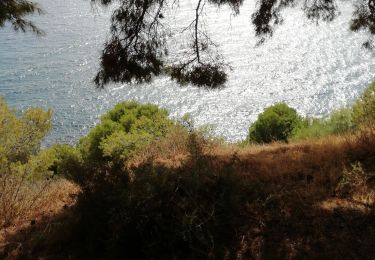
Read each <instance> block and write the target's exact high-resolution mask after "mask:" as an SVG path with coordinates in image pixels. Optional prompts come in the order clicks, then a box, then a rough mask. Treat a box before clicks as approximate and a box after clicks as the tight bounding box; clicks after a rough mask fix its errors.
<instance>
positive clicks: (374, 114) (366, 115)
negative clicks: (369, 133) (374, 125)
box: [353, 81, 375, 126]
mask: <svg viewBox="0 0 375 260" xmlns="http://www.w3.org/2000/svg"><path fill="white" fill-rule="evenodd" d="M353 122H354V124H356V125H357V126H359V125H363V124H368V123H370V122H375V81H374V82H373V83H372V84H370V86H368V87H367V89H366V90H365V92H364V93H363V94H362V96H361V97H360V98H359V99H358V100H357V101H356V102H355V103H354V105H353Z"/></svg>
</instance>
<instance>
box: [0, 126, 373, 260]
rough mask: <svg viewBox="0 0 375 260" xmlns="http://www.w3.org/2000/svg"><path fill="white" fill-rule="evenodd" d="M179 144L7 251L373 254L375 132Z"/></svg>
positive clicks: (140, 161) (181, 255) (182, 138)
mask: <svg viewBox="0 0 375 260" xmlns="http://www.w3.org/2000/svg"><path fill="white" fill-rule="evenodd" d="M177 133H178V131H177ZM170 135H172V136H173V135H175V138H170ZM170 135H169V138H167V139H160V140H155V141H154V142H153V143H152V144H150V146H149V147H144V148H143V150H142V151H139V156H138V157H134V158H137V159H134V160H133V161H132V162H131V163H130V164H129V165H127V166H126V167H124V168H122V169H121V170H119V171H116V172H115V173H116V177H114V178H110V179H106V180H105V181H104V182H103V183H102V184H101V185H95V184H94V183H91V185H90V186H87V187H85V189H86V193H85V192H84V193H82V194H81V195H80V196H82V197H81V198H80V199H79V200H78V204H77V205H76V206H75V208H74V209H73V210H72V213H71V215H69V217H66V219H65V220H61V218H57V220H53V218H52V220H50V223H56V222H57V223H60V224H59V225H56V226H53V227H50V230H49V231H48V232H47V233H43V232H44V231H43V230H44V229H45V228H46V226H45V225H41V226H40V227H38V228H39V230H38V228H36V227H34V231H33V232H31V234H30V230H27V231H24V232H26V233H27V232H29V233H27V234H29V235H31V237H34V236H41V239H40V240H38V241H35V239H34V240H30V241H33V242H32V243H31V242H30V241H29V240H28V239H25V238H24V240H22V239H21V240H20V236H19V235H18V236H17V235H12V236H8V237H7V238H6V240H7V241H12V242H13V241H14V240H15V241H18V242H20V243H22V250H19V251H17V254H18V256H19V257H20V258H22V257H24V256H33V257H37V256H38V257H39V256H50V257H51V255H52V258H55V257H57V256H58V257H62V258H66V257H71V258H77V259H78V258H82V257H91V258H119V257H126V258H128V259H150V258H153V259H170V258H177V259H186V258H188V259H191V258H194V259H196V258H204V259H206V258H219V259H221V258H231V259H249V258H259V259H268V258H272V259H275V258H277V259H279V258H281V259H290V258H297V259H298V258H301V257H303V258H334V259H346V258H351V257H354V258H367V257H368V256H370V255H373V254H374V253H375V252H374V247H373V241H375V226H374V223H375V222H374V221H375V211H374V210H375V206H374V200H375V189H374V176H375V165H374V161H375V128H373V127H368V128H366V129H364V130H362V131H360V132H357V133H356V134H352V135H350V136H347V137H331V138H327V139H320V140H314V141H302V142H298V143H291V144H276V143H275V144H272V145H269V146H253V147H244V148H238V147H235V146H227V145H222V144H220V143H217V142H212V141H210V140H207V139H204V138H202V137H201V136H199V135H197V136H195V137H194V136H193V137H192V135H189V134H185V135H177V134H173V133H171V134H170ZM177 136H178V137H177ZM155 147H176V149H175V150H172V149H165V150H159V152H153V149H155ZM192 147H193V149H192ZM91 181H92V180H91ZM101 181H103V180H101ZM54 221H55V222H54ZM61 223H69V225H62V224H61ZM62 230H65V231H64V232H62ZM67 230H70V231H69V232H67ZM20 233H21V234H22V232H20ZM67 233H68V235H67ZM41 234H42V235H41ZM49 236H52V237H53V241H54V242H53V243H52V242H51V240H50V239H49ZM12 239H13V240H12ZM17 239H18V240H17ZM62 244H63V245H64V247H63V248H61V245H62ZM59 245H60V246H59ZM40 248H42V249H43V250H39V249H40ZM5 253H6V254H8V255H10V253H11V252H10V251H6V252H5ZM5 253H4V254H5Z"/></svg>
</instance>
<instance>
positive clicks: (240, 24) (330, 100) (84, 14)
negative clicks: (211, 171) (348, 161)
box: [0, 0, 375, 145]
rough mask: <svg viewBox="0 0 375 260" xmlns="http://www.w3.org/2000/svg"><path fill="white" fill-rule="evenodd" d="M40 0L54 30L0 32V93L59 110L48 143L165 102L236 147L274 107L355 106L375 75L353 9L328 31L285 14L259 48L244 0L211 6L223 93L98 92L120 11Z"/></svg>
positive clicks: (187, 6)
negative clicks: (136, 105) (235, 10)
mask: <svg viewBox="0 0 375 260" xmlns="http://www.w3.org/2000/svg"><path fill="white" fill-rule="evenodd" d="M38 2H40V3H41V5H42V7H43V8H44V10H45V11H46V14H45V15H43V16H38V17H33V21H35V23H36V24H37V25H38V26H39V27H41V28H42V29H44V30H45V31H46V33H47V35H46V36H45V37H35V35H32V34H22V33H15V32H14V31H12V30H11V29H10V28H8V27H6V28H3V29H1V30H0V95H1V96H4V97H5V98H6V100H7V102H8V104H10V105H11V106H13V107H16V108H18V109H21V110H24V109H26V108H27V107H30V106H41V107H44V108H53V110H54V127H53V131H52V133H51V134H50V135H49V136H48V138H47V140H46V142H45V144H47V145H48V144H51V143H53V142H69V143H73V142H76V141H77V140H78V139H79V137H81V136H82V135H84V134H86V133H87V132H88V131H89V129H90V128H91V127H93V126H94V125H95V124H96V123H97V122H98V120H99V118H100V115H102V114H103V113H104V112H105V111H107V110H108V109H110V108H111V107H112V106H114V105H115V104H116V103H118V102H120V101H123V100H137V101H139V102H141V103H147V102H152V103H155V104H158V105H160V106H161V107H163V108H166V109H168V110H169V111H170V114H171V116H173V117H179V116H182V115H183V114H185V113H190V115H191V116H192V117H193V118H194V120H195V122H196V125H203V124H210V125H213V126H214V131H215V134H217V135H221V136H224V137H225V138H226V139H227V140H228V141H236V140H240V139H242V138H244V137H245V136H246V134H247V130H248V127H249V125H250V124H251V123H252V122H254V120H255V119H256V117H257V115H258V114H259V113H260V112H262V111H263V109H264V108H265V107H267V106H269V105H271V104H273V103H275V102H280V101H284V102H286V103H288V104H289V105H290V106H292V107H294V108H296V109H297V110H298V112H300V113H301V114H303V115H308V116H324V115H326V114H328V113H329V112H330V111H332V110H334V109H337V108H339V107H342V106H346V105H350V104H351V103H352V102H353V100H355V99H356V98H357V97H358V96H359V95H360V94H361V93H362V92H363V90H364V88H365V87H366V85H368V84H369V83H370V82H371V81H372V80H373V79H374V78H375V53H374V52H371V51H368V50H366V49H363V48H361V45H362V43H363V42H364V41H365V40H366V39H367V38H368V35H366V33H352V32H350V31H349V20H350V17H351V12H352V9H351V7H350V4H349V3H342V4H340V7H341V15H340V16H339V17H338V18H337V19H336V20H335V21H334V22H332V23H329V24H326V23H321V24H320V25H319V26H316V24H313V23H311V22H309V21H307V20H306V19H305V18H304V17H303V14H302V12H301V11H300V10H299V9H298V8H297V9H291V10H286V11H285V12H284V18H285V21H284V24H283V25H281V26H279V27H278V28H277V30H276V31H275V34H274V36H273V38H271V39H269V40H268V41H266V42H265V43H264V44H263V45H261V46H259V47H255V45H256V42H257V39H256V38H255V36H254V30H253V27H252V25H251V22H250V15H251V13H252V11H253V9H254V3H253V2H252V1H245V2H244V5H243V7H242V8H241V14H240V15H238V16H233V15H232V13H231V11H230V10H229V9H227V8H221V9H218V8H216V7H209V8H207V9H206V13H205V21H206V22H205V24H206V27H207V29H208V31H209V32H210V34H211V36H212V38H213V40H214V41H216V42H217V43H218V44H219V49H220V50H221V52H222V53H223V55H224V57H225V58H226V61H228V62H229V64H230V65H231V67H232V71H230V72H229V78H228V82H227V83H226V85H225V87H224V88H222V89H217V90H208V89H203V88H197V87H193V86H190V85H187V86H179V85H177V84H176V83H175V82H174V81H171V80H170V79H169V78H167V77H158V78H155V79H154V80H153V81H152V82H151V83H148V84H140V85H129V84H117V85H110V86H108V87H106V88H105V89H104V90H98V89H96V88H95V86H94V85H93V83H92V79H93V77H94V76H95V73H96V72H97V70H98V66H99V57H100V51H101V48H102V47H103V43H104V42H105V40H106V38H107V37H108V28H109V16H110V13H111V9H110V8H109V9H107V10H102V9H99V10H97V9H95V8H93V7H92V6H91V5H90V1H87V0H86V1H85V0H74V1H73V0H64V1H62V0H58V1H52V0H39V1H38ZM194 5H195V1H189V0H183V1H180V5H179V7H178V8H179V10H176V11H173V12H171V13H170V15H172V16H173V19H171V21H170V24H171V27H172V28H174V29H178V30H179V29H182V28H183V27H184V26H187V25H188V24H189V23H190V22H191V20H192V19H193V16H192V15H193V12H192V11H193V9H194ZM172 40H173V39H171V41H172ZM173 48H174V49H178V48H181V46H178V44H177V45H176V46H174V47H173ZM173 48H172V49H173Z"/></svg>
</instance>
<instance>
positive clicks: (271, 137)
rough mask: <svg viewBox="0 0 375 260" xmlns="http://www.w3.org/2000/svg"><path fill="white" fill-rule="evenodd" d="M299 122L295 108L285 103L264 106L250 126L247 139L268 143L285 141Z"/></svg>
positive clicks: (253, 141)
mask: <svg viewBox="0 0 375 260" xmlns="http://www.w3.org/2000/svg"><path fill="white" fill-rule="evenodd" d="M300 124H301V118H300V116H298V114H297V112H296V110H295V109H293V108H290V107H288V105H287V104H285V103H278V104H275V105H273V106H270V107H268V108H266V110H265V111H264V112H263V113H261V114H260V115H259V116H258V119H257V121H255V123H254V124H253V125H252V126H251V127H250V129H249V135H248V140H249V141H250V142H251V143H270V142H273V141H287V140H288V138H289V137H290V136H291V135H292V133H293V131H294V130H295V129H296V128H297V127H299V125H300Z"/></svg>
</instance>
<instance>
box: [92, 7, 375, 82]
mask: <svg viewBox="0 0 375 260" xmlns="http://www.w3.org/2000/svg"><path fill="white" fill-rule="evenodd" d="M92 1H93V2H99V3H100V4H102V5H109V4H111V3H117V4H118V7H117V9H116V10H115V11H114V13H113V15H112V18H111V23H112V24H111V27H110V28H111V29H110V32H111V38H110V40H109V41H107V42H106V44H105V47H104V50H103V52H102V56H101V68H100V71H99V72H98V74H97V76H96V78H95V83H96V84H97V85H98V86H100V87H103V86H104V85H105V84H107V83H109V82H144V81H150V80H151V79H152V77H154V76H157V75H160V74H167V75H169V76H170V77H171V78H172V79H175V80H176V81H177V82H178V83H180V84H183V83H192V84H194V85H198V86H208V87H218V86H221V85H223V84H224V83H225V82H226V79H227V68H228V64H226V63H225V61H224V59H223V57H222V56H221V54H220V53H219V52H218V50H217V48H216V44H215V43H214V42H213V41H212V40H211V39H210V37H209V35H208V34H207V32H206V31H205V28H204V26H203V25H202V24H203V20H204V15H203V12H204V8H205V6H206V4H211V5H215V6H218V7H220V6H224V5H226V6H229V7H230V8H231V9H232V10H233V13H234V14H239V12H240V7H241V5H242V4H243V0H197V1H196V7H195V12H194V14H195V15H194V17H192V21H191V22H190V24H189V25H187V26H186V28H185V29H184V30H183V31H190V33H191V39H190V43H189V44H188V46H186V47H188V48H187V50H186V55H185V56H184V57H185V58H183V59H180V60H179V61H177V62H172V64H169V63H168V62H166V59H165V58H166V56H168V53H169V52H168V49H169V46H168V44H167V35H168V34H169V33H170V32H169V31H168V26H167V24H165V22H164V18H165V14H166V13H168V12H166V11H167V10H168V9H170V8H174V6H176V2H178V1H175V0H174V1H168V0H130V1H128V0H92ZM301 5H302V9H303V11H304V13H305V15H306V17H307V18H308V19H310V20H312V21H315V22H318V21H332V20H334V18H335V17H336V16H337V15H338V14H339V10H338V5H337V0H304V1H298V0H257V5H256V9H255V12H254V13H253V14H252V16H251V22H252V24H253V25H254V28H255V34H256V36H257V37H258V38H259V43H263V42H264V41H265V40H266V39H267V38H269V37H271V36H272V34H273V32H274V30H275V28H276V27H277V26H278V25H279V24H281V23H282V22H283V16H282V10H283V9H285V8H287V7H296V6H298V7H300V6H301ZM354 6H355V11H354V13H353V18H352V20H351V21H350V28H351V30H353V31H358V30H366V31H368V32H369V33H370V39H369V40H368V41H366V42H365V43H364V46H365V47H368V48H371V47H372V45H373V41H372V38H371V37H373V35H375V0H366V1H365V0H359V1H356V2H355V3H354ZM175 37H178V34H177V35H176V36H175Z"/></svg>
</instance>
